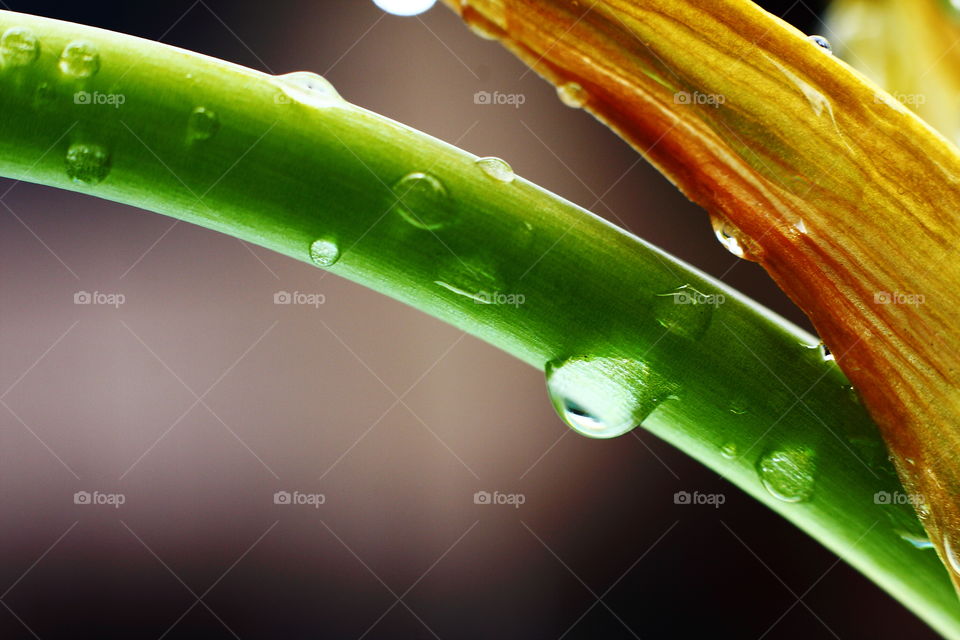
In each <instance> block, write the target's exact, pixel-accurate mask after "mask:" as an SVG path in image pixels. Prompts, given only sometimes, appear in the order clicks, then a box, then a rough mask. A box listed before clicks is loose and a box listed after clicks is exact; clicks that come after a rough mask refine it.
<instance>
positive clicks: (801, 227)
mask: <svg viewBox="0 0 960 640" xmlns="http://www.w3.org/2000/svg"><path fill="white" fill-rule="evenodd" d="M793 228H794V229H796V230H797V231H799V232H800V233H806V232H807V223H805V222H804V221H803V220H797V221H796V223H794V225H793Z"/></svg>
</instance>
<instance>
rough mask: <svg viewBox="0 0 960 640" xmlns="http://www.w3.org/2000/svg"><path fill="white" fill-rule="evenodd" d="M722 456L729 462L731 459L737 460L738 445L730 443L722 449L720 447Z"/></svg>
mask: <svg viewBox="0 0 960 640" xmlns="http://www.w3.org/2000/svg"><path fill="white" fill-rule="evenodd" d="M720 455H722V456H723V457H724V458H727V459H728V460H729V459H731V458H736V457H737V443H736V442H728V443H727V444H725V445H723V446H722V447H720Z"/></svg>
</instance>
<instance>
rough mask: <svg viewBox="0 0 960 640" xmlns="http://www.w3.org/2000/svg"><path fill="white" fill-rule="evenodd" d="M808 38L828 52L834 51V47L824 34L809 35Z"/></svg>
mask: <svg viewBox="0 0 960 640" xmlns="http://www.w3.org/2000/svg"><path fill="white" fill-rule="evenodd" d="M807 40H809V41H810V42H812V43H813V44H815V45H817V46H818V47H820V48H821V49H823V50H824V51H826V52H827V53H833V47H832V46H830V41H829V40H827V39H826V38H824V37H823V36H807Z"/></svg>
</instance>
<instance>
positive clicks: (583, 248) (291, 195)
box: [0, 12, 960, 638]
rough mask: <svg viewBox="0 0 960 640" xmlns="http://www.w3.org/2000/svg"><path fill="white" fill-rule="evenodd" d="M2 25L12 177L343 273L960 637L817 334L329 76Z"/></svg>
mask: <svg viewBox="0 0 960 640" xmlns="http://www.w3.org/2000/svg"><path fill="white" fill-rule="evenodd" d="M0 31H3V32H4V34H5V35H4V39H3V42H2V47H0V51H2V54H3V61H4V66H3V69H2V75H0V113H2V117H0V173H2V174H3V175H7V176H11V177H14V178H18V179H22V180H28V181H31V182H38V183H42V184H47V185H53V186H57V187H61V188H65V189H71V190H75V191H80V192H84V193H90V194H93V195H96V196H99V197H102V198H107V199H110V200H115V201H118V202H124V203H128V204H132V205H136V206H138V207H142V208H145V209H149V210H152V211H156V212H159V213H163V214H166V215H170V216H173V217H176V218H180V219H183V220H188V221H190V222H193V223H196V224H199V225H202V226H205V227H209V228H211V229H216V230H218V231H221V232H223V233H227V234H230V235H233V236H236V237H238V238H242V239H244V240H248V241H250V242H254V243H257V244H259V245H262V246H264V247H267V248H269V249H272V250H274V251H277V252H279V253H282V254H285V255H288V256H290V257H292V258H295V259H298V260H302V261H304V262H313V263H315V264H318V265H321V266H326V267H329V268H330V270H331V271H333V272H334V273H336V274H338V275H341V276H343V277H346V278H349V279H351V280H354V281H356V282H359V283H362V284H364V285H367V286H369V287H372V288H374V289H376V290H378V291H381V292H383V293H386V294H387V295H390V296H392V297H394V298H397V299H399V300H401V301H403V302H406V303H408V304H411V305H413V306H415V307H417V308H419V309H422V310H423V311H425V312H427V313H430V314H432V315H435V316H437V317H439V318H442V319H444V320H446V321H448V322H450V323H452V324H454V325H456V326H458V327H460V328H462V329H464V330H466V331H469V332H470V333H472V334H474V335H477V336H479V337H481V338H483V339H485V340H487V341H488V342H490V343H492V344H494V345H496V346H498V347H500V348H502V349H504V350H506V351H508V352H509V353H511V354H513V355H515V356H517V357H518V358H520V359H522V360H524V361H526V362H528V363H529V364H531V365H532V366H534V367H537V368H539V369H541V370H544V369H549V370H550V371H551V385H550V387H551V389H552V390H553V393H554V401H555V403H556V404H557V405H558V406H559V408H560V409H561V411H563V412H565V413H566V418H567V420H568V422H571V423H572V424H575V425H577V424H578V425H579V426H580V427H581V429H583V430H588V431H589V430H590V429H593V428H594V427H597V426H599V427H600V429H601V431H605V433H602V434H601V435H614V434H615V433H616V432H618V431H622V430H623V428H624V426H625V425H629V426H632V425H633V424H635V423H636V422H638V421H642V422H643V426H644V427H646V428H647V429H649V430H650V431H652V432H653V433H655V434H657V435H658V436H660V437H662V438H664V439H666V440H668V441H669V442H671V443H673V444H674V445H676V446H678V447H680V448H681V449H683V450H684V451H686V452H688V453H689V454H690V455H692V456H694V457H695V458H697V459H698V460H700V461H702V462H703V463H704V464H707V465H708V466H710V467H711V468H713V469H715V470H717V471H718V472H719V473H722V474H723V475H724V476H725V477H727V478H728V479H729V480H730V481H732V482H734V483H735V484H737V485H738V486H740V487H741V488H743V489H744V490H745V491H747V492H748V493H750V494H751V495H753V496H754V497H756V498H757V499H758V500H761V501H762V502H764V503H765V504H767V505H768V506H770V507H771V508H773V509H774V510H776V511H777V512H779V513H781V514H782V515H783V516H784V517H786V518H788V519H790V520H791V521H792V522H794V523H796V524H797V525H798V526H799V527H801V528H802V529H804V530H805V531H807V532H808V533H810V534H811V535H812V536H814V537H815V538H816V539H817V540H819V541H821V542H822V543H823V544H824V545H826V546H827V547H829V548H830V549H832V550H833V551H834V552H836V553H837V554H838V555H840V556H841V557H843V558H844V559H845V560H847V561H848V562H850V563H851V564H852V565H853V566H855V567H857V568H858V569H859V570H861V571H862V572H863V573H865V574H866V575H868V576H869V577H870V578H872V579H873V580H874V581H876V582H877V583H878V584H880V585H881V586H882V587H883V588H885V589H887V590H888V591H889V592H890V593H892V594H893V595H894V596H895V597H897V598H898V599H900V600H901V601H902V602H903V603H904V604H905V605H907V606H908V607H910V608H911V609H913V610H914V611H915V612H916V613H917V614H918V615H920V616H921V617H922V618H924V619H925V620H926V621H927V622H928V623H929V624H931V625H932V626H934V627H935V628H937V629H938V630H939V631H940V632H942V633H943V634H945V635H947V636H950V637H957V638H960V607H958V605H957V602H956V599H955V596H954V593H953V588H952V586H951V584H950V581H949V579H948V577H947V575H946V573H945V571H944V570H943V567H942V566H941V565H940V562H939V561H938V560H937V557H936V556H935V554H934V553H933V552H932V551H927V550H920V549H917V548H915V547H914V546H913V545H911V544H910V543H909V542H908V541H907V538H910V537H911V536H922V528H921V527H920V525H919V523H918V521H917V519H916V517H915V516H914V514H913V512H912V509H911V508H910V505H909V504H906V503H905V501H903V500H901V498H903V494H902V493H899V492H901V491H902V489H901V488H900V484H899V482H898V481H897V479H896V475H895V473H894V471H893V468H892V467H891V465H890V464H889V462H888V461H887V459H886V455H885V450H884V448H883V445H882V441H881V440H880V438H879V436H878V434H877V432H876V429H875V427H874V426H873V424H872V423H871V422H870V420H869V418H868V417H867V415H866V413H865V412H864V410H863V409H862V407H861V406H860V405H859V404H858V402H857V401H856V398H855V396H854V395H853V393H852V391H851V389H850V387H849V385H848V383H847V381H846V379H845V378H844V376H843V375H842V374H841V373H840V371H839V369H838V368H837V367H836V366H835V364H834V363H833V362H831V361H828V360H826V359H824V357H823V356H822V354H821V352H820V350H819V349H817V348H812V349H811V348H810V345H812V344H814V342H813V340H814V339H813V338H811V337H810V336H809V335H807V334H805V333H804V332H802V331H800V330H799V329H797V328H796V327H793V326H791V325H789V324H787V323H786V322H785V321H783V320H781V319H779V318H776V317H774V316H772V315H771V314H769V313H768V312H766V311H764V310H763V309H761V308H759V307H757V306H756V305H755V304H753V303H752V302H750V301H749V300H747V299H745V298H744V297H743V296H741V295H739V294H737V293H736V292H734V291H732V290H730V289H728V288H727V287H726V286H724V285H723V284H721V283H719V282H716V281H714V280H711V279H710V278H708V277H706V276H705V275H703V274H701V273H699V272H697V271H696V270H694V269H692V268H691V267H689V266H687V265H685V264H683V263H681V262H680V261H678V260H677V259H675V258H672V257H670V256H668V255H666V254H664V253H663V252H661V251H659V250H657V249H656V248H654V247H651V246H650V245H648V244H646V243H644V242H643V241H641V240H639V239H637V238H635V237H633V236H631V235H629V234H627V233H626V232H624V231H622V230H620V229H617V228H616V227H614V226H612V225H610V224H608V223H606V222H604V221H602V220H601V219H599V218H597V217H595V216H593V215H591V214H589V213H588V212H586V211H584V210H583V209H580V208H579V207H577V206H575V205H573V204H571V203H569V202H566V201H564V200H562V199H560V198H559V197H557V196H555V195H552V194H550V193H547V192H546V191H544V190H542V189H540V188H538V187H536V186H534V185H532V184H530V183H529V182H526V181H524V180H522V179H520V178H513V177H512V174H511V173H510V172H509V171H508V170H507V169H506V167H504V166H503V165H501V164H499V163H497V162H492V161H491V162H480V163H478V162H477V158H476V157H475V156H472V155H470V154H468V153H465V152H463V151H461V150H458V149H456V148H454V147H452V146H450V145H447V144H445V143H443V142H441V141H439V140H436V139H434V138H431V137H429V136H427V135H425V134H422V133H420V132H417V131H414V130H412V129H410V128H407V127H405V126H402V125H400V124H397V123H395V122H392V121H390V120H388V119H386V118H383V117H381V116H378V115H376V114H373V113H371V112H369V111H366V110H363V109H361V108H358V107H355V106H353V105H350V104H349V103H346V102H344V101H342V100H341V99H340V98H339V96H337V95H336V94H335V92H333V90H332V88H331V87H330V86H329V85H327V84H326V83H325V82H324V81H323V80H322V79H320V78H318V77H317V76H311V75H306V74H299V75H294V76H287V77H283V78H276V77H271V76H267V75H264V74H261V73H258V72H254V71H251V70H249V69H244V68H241V67H238V66H235V65H231V64H227V63H224V62H220V61H217V60H213V59H210V58H206V57H203V56H200V55H197V54H193V53H189V52H185V51H181V50H177V49H174V48H171V47H168V46H164V45H160V44H156V43H153V42H148V41H144V40H139V39H136V38H132V37H129V36H124V35H119V34H115V33H110V32H106V31H102V30H98V29H92V28H88V27H82V26H77V25H73V24H67V23H62V22H57V21H52V20H47V19H43V18H36V17H30V16H24V15H19V14H15V13H8V12H0ZM33 38H35V41H34V39H33ZM88 96H89V100H88V99H87V97H88ZM111 96H113V97H112V98H111ZM98 102H100V103H101V104H97V103H98ZM121 102H122V104H119V105H118V103H121ZM401 198H402V200H401ZM838 357H842V354H838ZM878 492H884V493H879V494H878ZM878 495H879V496H880V499H879V500H878V499H877V496H878ZM887 497H889V500H887V499H886V498H887ZM886 501H889V502H892V503H893V504H883V503H884V502H886ZM878 502H879V504H878Z"/></svg>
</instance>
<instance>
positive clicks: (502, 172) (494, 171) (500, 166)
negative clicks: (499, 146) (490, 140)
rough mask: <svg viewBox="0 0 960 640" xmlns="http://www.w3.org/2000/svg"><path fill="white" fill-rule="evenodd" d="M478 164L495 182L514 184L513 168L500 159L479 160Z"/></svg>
mask: <svg viewBox="0 0 960 640" xmlns="http://www.w3.org/2000/svg"><path fill="white" fill-rule="evenodd" d="M476 164H477V166H478V167H480V170H481V171H483V172H484V173H485V174H486V175H487V176H488V177H490V178H493V179H494V180H497V181H499V182H506V183H510V182H513V179H514V177H515V176H514V173H513V168H512V167H511V166H510V165H509V164H507V163H506V161H504V160H501V159H500V158H478V159H477V161H476Z"/></svg>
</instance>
